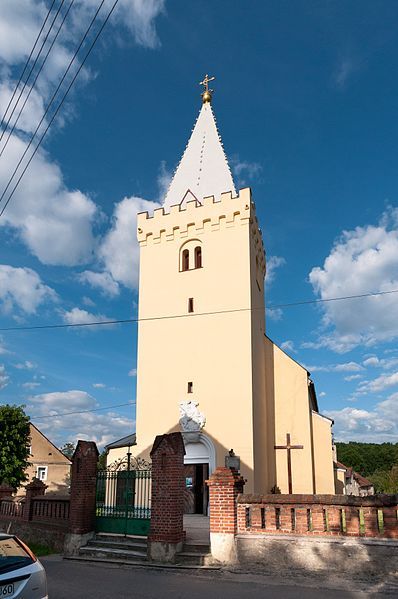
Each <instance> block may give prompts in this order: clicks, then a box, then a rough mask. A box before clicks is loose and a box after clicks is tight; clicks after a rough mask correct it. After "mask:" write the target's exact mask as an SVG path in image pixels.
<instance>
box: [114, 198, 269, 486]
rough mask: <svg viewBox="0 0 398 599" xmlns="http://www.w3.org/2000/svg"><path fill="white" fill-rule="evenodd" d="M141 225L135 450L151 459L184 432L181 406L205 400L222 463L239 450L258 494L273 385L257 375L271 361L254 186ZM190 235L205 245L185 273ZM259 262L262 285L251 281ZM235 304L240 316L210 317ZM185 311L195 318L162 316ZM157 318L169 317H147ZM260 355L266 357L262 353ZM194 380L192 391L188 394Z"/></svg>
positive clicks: (207, 431) (144, 220) (207, 428)
mask: <svg viewBox="0 0 398 599" xmlns="http://www.w3.org/2000/svg"><path fill="white" fill-rule="evenodd" d="M137 228H138V239H139V242H140V286H139V318H140V323H139V329H138V366H137V447H136V448H135V452H134V453H135V454H136V455H140V456H142V457H146V458H147V457H148V452H149V450H150V448H151V447H152V443H153V440H154V438H155V436H156V435H157V434H161V433H166V432H169V431H172V430H179V402H181V401H188V400H193V401H197V402H199V410H200V411H201V412H203V413H204V415H205V417H206V425H205V428H204V430H203V432H204V434H206V435H207V436H208V437H209V438H210V439H211V441H212V442H213V444H214V446H215V449H216V462H217V465H221V464H224V458H225V455H226V454H227V452H228V450H229V449H231V448H233V449H234V451H235V453H236V454H238V455H240V458H241V467H242V474H243V475H244V476H245V478H247V480H248V483H247V488H248V490H254V487H253V465H254V451H255V449H254V444H253V427H254V420H253V401H252V397H253V394H254V395H255V396H257V395H259V393H260V391H261V385H264V383H263V382H259V381H260V379H262V381H263V377H262V375H259V374H255V375H253V364H254V363H255V362H257V363H259V364H262V363H263V345H262V343H260V342H259V341H258V339H261V338H262V336H263V335H264V322H263V316H261V312H263V310H257V311H251V310H250V308H251V306H252V305H253V302H254V303H255V304H256V306H259V305H260V306H261V302H263V291H262V284H263V283H262V279H263V277H264V270H265V262H264V254H263V246H262V240H261V237H260V235H259V232H258V227H257V222H256V218H255V210H254V205H253V203H252V202H251V195H250V190H249V189H246V190H242V191H241V192H240V195H239V196H238V197H236V198H231V194H223V195H222V196H221V201H216V202H215V201H214V199H213V198H205V200H204V205H203V206H200V205H196V203H195V202H189V203H188V204H187V206H186V209H183V210H180V209H179V207H178V206H176V207H172V208H171V211H170V214H163V210H162V209H160V210H156V211H155V212H154V216H153V218H148V217H147V215H146V214H141V215H139V216H138V219H137ZM190 240H198V243H200V244H201V246H202V263H203V267H202V268H199V269H192V270H189V271H186V272H181V270H180V250H181V248H182V247H183V246H184V247H186V245H184V244H186V242H187V241H190ZM193 245H194V244H193ZM256 256H257V262H256ZM255 268H258V269H259V274H258V276H257V278H258V279H259V281H260V290H259V289H258V288H254V287H253V285H252V281H251V278H252V276H253V269H255ZM254 284H255V285H257V283H254ZM253 291H255V292H256V295H255V298H253V297H252V294H253ZM188 298H193V300H194V310H195V311H194V313H193V314H188ZM263 305H264V304H262V306H263ZM226 310H227V311H228V310H232V312H228V313H224V314H222V313H221V314H220V313H219V314H211V313H212V312H222V311H226ZM198 313H208V314H206V315H200V316H196V314H198ZM181 314H186V316H184V317H183V318H175V319H164V320H162V319H161V318H162V317H163V316H171V315H181ZM253 314H254V315H255V316H254V317H253ZM154 316H155V317H156V316H158V317H160V319H159V320H148V321H145V318H152V317H154ZM252 320H255V323H252ZM261 321H262V323H261ZM253 331H255V335H256V341H255V343H253V341H252V335H253ZM257 351H258V352H260V353H261V355H260V356H259V357H258V358H257V357H254V358H253V352H257ZM188 381H191V382H192V383H193V393H187V383H188ZM253 387H255V391H253ZM257 403H258V402H257ZM257 446H258V447H260V446H261V442H260V441H258V442H257ZM263 453H264V452H263ZM115 455H116V454H115V453H114V452H112V456H110V458H109V459H112V460H113V459H114V456H115Z"/></svg>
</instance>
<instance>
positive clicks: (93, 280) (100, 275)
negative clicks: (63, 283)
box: [78, 270, 119, 297]
mask: <svg viewBox="0 0 398 599" xmlns="http://www.w3.org/2000/svg"><path fill="white" fill-rule="evenodd" d="M78 279H79V281H81V282H82V283H88V284H89V285H91V287H98V288H99V289H100V290H101V291H102V293H103V294H104V295H107V296H108V297H116V296H117V295H119V285H118V283H116V281H115V280H114V279H113V278H112V276H111V275H110V274H109V273H108V272H93V271H91V270H85V271H84V272H82V273H80V275H79V276H78Z"/></svg>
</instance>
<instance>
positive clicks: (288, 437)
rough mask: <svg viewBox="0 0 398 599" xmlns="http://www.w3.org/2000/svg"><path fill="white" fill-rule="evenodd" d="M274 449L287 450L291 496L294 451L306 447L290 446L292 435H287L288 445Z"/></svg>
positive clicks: (276, 446) (275, 446) (277, 446)
mask: <svg viewBox="0 0 398 599" xmlns="http://www.w3.org/2000/svg"><path fill="white" fill-rule="evenodd" d="M274 449H287V478H288V483H289V495H291V494H292V493H293V484H292V456H291V453H290V452H291V450H292V449H304V445H291V444H290V433H286V445H274Z"/></svg>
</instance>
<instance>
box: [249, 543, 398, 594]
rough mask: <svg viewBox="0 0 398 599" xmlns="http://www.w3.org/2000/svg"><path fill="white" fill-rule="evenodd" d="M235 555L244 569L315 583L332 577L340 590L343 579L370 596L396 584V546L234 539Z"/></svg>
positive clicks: (397, 560) (397, 553)
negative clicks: (361, 586) (311, 579)
mask: <svg viewBox="0 0 398 599" xmlns="http://www.w3.org/2000/svg"><path fill="white" fill-rule="evenodd" d="M237 551H238V559H239V562H240V564H242V565H245V566H247V567H251V568H254V569H258V568H259V567H261V569H262V570H265V571H271V572H277V573H278V575H280V574H282V575H284V576H286V577H292V578H295V579H296V578H297V577H300V576H304V577H314V580H315V579H316V581H317V582H318V583H322V580H325V581H326V580H328V581H330V580H331V579H333V578H334V577H335V580H336V582H337V583H340V584H341V585H342V586H344V579H346V580H347V581H348V582H350V581H351V582H355V581H358V582H361V583H364V582H365V583H366V584H367V585H369V586H368V591H370V590H371V589H372V588H373V592H375V591H376V590H377V591H378V592H380V591H381V590H382V589H383V588H385V587H387V586H388V584H389V582H392V583H394V581H395V584H396V577H397V575H398V544H394V543H391V542H390V541H386V542H384V543H383V542H382V541H381V540H378V542H377V543H375V542H374V541H372V540H366V539H349V538H345V539H330V538H327V539H326V538H320V537H318V538H316V537H311V538H308V537H307V538H303V537H292V536H286V537H284V538H275V536H272V535H267V536H265V537H264V538H260V539H259V538H255V539H254V538H250V537H244V536H238V537H237ZM395 588H396V587H395ZM357 590H359V589H357ZM355 596H356V595H355Z"/></svg>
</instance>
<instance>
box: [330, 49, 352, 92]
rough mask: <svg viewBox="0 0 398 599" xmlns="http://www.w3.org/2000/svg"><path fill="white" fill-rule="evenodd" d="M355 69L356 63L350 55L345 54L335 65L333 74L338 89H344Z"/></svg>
mask: <svg viewBox="0 0 398 599" xmlns="http://www.w3.org/2000/svg"><path fill="white" fill-rule="evenodd" d="M356 69H357V65H356V63H355V61H354V60H353V58H352V57H349V56H347V57H345V58H343V59H342V60H341V61H340V62H339V64H338V65H337V68H336V70H335V72H334V75H333V81H334V83H335V85H336V86H337V87H338V88H340V89H344V88H345V87H346V85H347V82H348V80H349V79H350V77H351V76H352V74H353V73H354V72H355V70H356Z"/></svg>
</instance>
